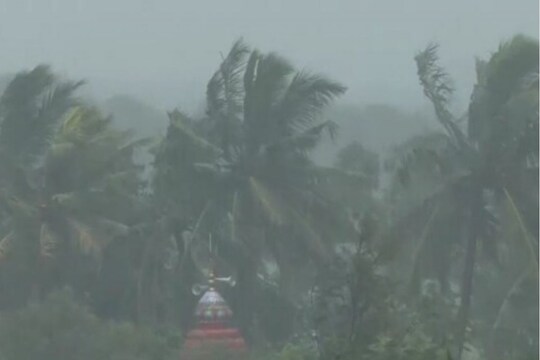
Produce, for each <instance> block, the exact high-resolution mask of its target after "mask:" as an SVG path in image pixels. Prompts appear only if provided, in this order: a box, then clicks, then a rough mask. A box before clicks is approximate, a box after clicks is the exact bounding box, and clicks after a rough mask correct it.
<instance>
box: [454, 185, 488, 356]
mask: <svg viewBox="0 0 540 360" xmlns="http://www.w3.org/2000/svg"><path fill="white" fill-rule="evenodd" d="M481 191H482V190H481V189H480V188H479V189H478V190H476V191H474V197H473V199H472V206H471V217H470V219H469V221H470V223H469V232H468V238H467V247H466V250H465V251H466V253H465V266H464V271H463V280H462V284H461V304H460V309H459V314H458V323H457V335H456V339H457V346H458V357H457V360H461V358H462V354H463V346H464V344H465V337H466V332H467V324H468V322H469V315H470V308H471V299H472V292H473V278H474V267H475V265H476V250H477V239H478V234H479V232H480V225H481V222H482V220H481V207H482V201H481V196H482V193H481Z"/></svg>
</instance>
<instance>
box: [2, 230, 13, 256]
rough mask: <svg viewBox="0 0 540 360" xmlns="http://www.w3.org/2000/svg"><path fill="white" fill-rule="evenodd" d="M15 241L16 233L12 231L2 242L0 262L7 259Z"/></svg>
mask: <svg viewBox="0 0 540 360" xmlns="http://www.w3.org/2000/svg"><path fill="white" fill-rule="evenodd" d="M14 240H15V233H14V232H13V231H10V232H9V233H8V234H7V235H6V236H4V237H3V238H2V239H1V240H0V262H2V261H3V260H5V259H6V258H7V256H8V254H9V251H10V248H11V246H12V244H13V241H14Z"/></svg>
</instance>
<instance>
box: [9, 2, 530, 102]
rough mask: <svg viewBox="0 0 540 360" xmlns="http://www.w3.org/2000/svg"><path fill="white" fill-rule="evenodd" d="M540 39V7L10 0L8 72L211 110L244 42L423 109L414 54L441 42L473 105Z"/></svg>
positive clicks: (370, 98)
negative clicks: (522, 48) (478, 82)
mask: <svg viewBox="0 0 540 360" xmlns="http://www.w3.org/2000/svg"><path fill="white" fill-rule="evenodd" d="M519 32H521V33H525V34H529V35H533V36H535V37H537V35H538V0H516V1H509V0H453V1H449V0H447V1H437V0H409V1H398V0H392V1H389V0H386V1H385V0H378V1H375V0H336V1H321V0H288V1H286V0H272V1H258V0H213V1H209V0H197V1H182V0H155V1H150V0H0V41H1V43H2V56H1V57H0V65H1V71H2V72H12V71H17V70H20V69H22V68H28V67H31V66H34V65H36V64H37V63H42V62H44V63H50V64H52V65H53V66H54V68H55V69H56V70H58V71H61V72H63V73H66V74H68V75H69V76H72V77H75V78H86V79H88V80H90V81H91V84H93V86H92V90H93V91H94V92H96V93H97V94H98V96H100V97H104V96H108V95H111V94H112V93H118V92H122V93H128V94H133V95H137V96H139V97H144V98H146V99H147V100H148V101H150V102H152V103H154V104H155V105H157V106H159V107H167V108H171V107H173V106H174V105H176V104H180V105H182V106H184V107H187V108H189V107H193V106H195V105H196V103H197V102H199V103H200V100H201V99H202V96H203V94H204V87H205V82H206V80H207V79H208V78H209V76H210V75H211V73H212V72H213V71H214V70H215V68H216V66H217V64H218V63H219V61H220V55H219V52H220V51H223V52H226V51H227V50H228V48H229V46H230V45H231V44H232V42H233V41H234V40H235V39H236V38H237V37H239V36H243V37H244V38H245V40H246V41H247V42H249V43H250V44H251V45H253V46H255V47H257V48H259V49H260V50H262V51H277V52H279V53H281V54H282V55H284V56H285V57H287V58H288V59H290V60H291V61H292V62H293V63H294V64H295V65H297V66H299V67H306V68H308V69H310V70H314V71H317V72H322V73H325V74H327V75H329V76H331V77H332V78H335V79H336V80H339V81H341V82H343V83H344V84H346V85H347V86H348V87H349V91H348V94H347V96H346V97H345V101H347V102H362V103H365V102H390V103H396V104H400V105H403V104H413V105H414V106H416V104H419V103H420V101H421V100H422V96H421V92H420V90H419V88H418V86H417V85H416V84H417V81H416V77H415V67H414V63H413V60H412V57H413V56H414V53H415V52H416V51H417V50H418V49H420V48H422V47H424V46H425V45H426V43H428V42H429V41H437V42H439V43H440V44H441V56H442V58H443V62H444V63H445V64H446V65H447V68H448V70H449V72H450V73H451V74H452V75H453V76H454V77H455V79H456V85H457V87H458V88H460V89H464V91H462V92H461V93H460V94H459V98H460V99H461V100H463V99H466V98H467V97H468V92H469V89H470V87H471V85H472V80H473V76H474V57H475V56H477V55H479V56H484V57H485V56H487V55H488V54H489V51H492V50H495V49H496V47H497V45H498V44H499V42H500V41H501V40H503V39H507V38H509V37H511V36H512V35H513V34H515V33H519Z"/></svg>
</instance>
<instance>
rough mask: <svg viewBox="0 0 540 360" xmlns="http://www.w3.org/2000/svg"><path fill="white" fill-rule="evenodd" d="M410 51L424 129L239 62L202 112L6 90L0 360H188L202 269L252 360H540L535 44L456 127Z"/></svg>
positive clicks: (426, 57)
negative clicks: (216, 282)
mask: <svg viewBox="0 0 540 360" xmlns="http://www.w3.org/2000/svg"><path fill="white" fill-rule="evenodd" d="M440 46H441V48H444V44H440ZM414 50H415V49H411V61H414V64H415V65H416V70H417V74H416V75H417V77H418V88H417V91H418V92H423V94H424V96H425V97H426V99H427V101H428V103H429V105H430V108H429V109H421V110H419V111H416V112H414V111H410V110H405V109H400V108H398V107H394V106H392V105H390V104H367V105H362V106H359V105H344V104H339V103H336V101H337V100H338V99H339V98H340V97H341V96H343V94H345V93H346V91H347V87H346V86H347V84H346V83H343V84H342V83H340V82H336V81H334V80H333V79H331V78H328V77H326V76H324V75H321V74H318V73H317V72H315V71H313V72H312V71H307V70H303V69H302V68H301V67H298V65H299V64H293V63H292V62H290V61H289V60H287V57H286V56H287V54H277V53H274V52H265V51H264V52H263V51H260V50H258V49H256V48H255V47H253V46H252V44H247V43H246V42H244V41H243V40H241V39H240V40H237V41H236V42H234V43H233V45H232V47H231V49H230V50H229V52H227V53H224V54H223V56H222V61H221V63H218V64H216V67H215V72H214V73H210V74H208V82H207V86H206V92H205V94H201V97H204V98H205V102H204V105H205V106H204V111H202V112H192V113H189V112H185V111H183V110H182V109H180V108H175V109H167V110H161V109H156V108H154V107H152V106H151V105H148V104H146V103H145V102H144V101H141V100H139V99H136V98H133V97H130V96H123V95H119V96H115V97H112V98H109V99H108V100H106V101H100V102H98V101H94V100H90V99H88V98H86V97H84V96H82V95H81V91H82V89H84V87H85V86H86V84H85V83H84V82H83V81H79V80H78V79H76V80H69V79H66V78H65V77H64V76H60V75H58V73H57V72H56V69H55V68H54V67H51V66H48V65H38V66H36V67H34V68H32V69H27V70H21V71H20V72H18V73H17V74H15V75H10V76H6V78H5V81H4V80H0V83H1V86H0V88H1V89H2V93H1V96H0V360H34V359H36V360H37V359H74V360H77V359H80V360H86V359H88V360H90V359H97V358H99V359H118V360H120V359H127V358H129V359H140V360H146V359H148V360H150V359H156V360H157V359H177V358H178V357H179V354H180V350H181V347H182V344H183V337H184V335H185V334H186V333H187V332H188V331H189V329H191V328H192V327H193V325H194V317H193V311H194V307H195V304H196V302H197V301H198V298H197V296H194V294H193V292H192V288H193V285H194V284H197V283H200V282H201V281H203V280H204V279H205V277H207V276H209V272H210V270H211V267H212V265H211V263H212V262H213V260H212V259H214V260H215V271H216V272H217V273H218V274H219V275H222V276H231V277H233V278H234V279H235V280H236V286H234V287H231V288H223V289H221V288H220V292H221V293H222V295H223V296H224V298H225V299H226V300H227V302H228V303H229V304H230V306H231V308H232V310H233V313H234V319H235V322H236V325H238V327H239V328H240V330H241V331H242V334H243V335H244V337H245V339H246V341H247V342H248V344H249V347H250V354H249V356H250V357H251V358H253V359H276V360H278V359H280V360H281V359H282V360H286V359H291V360H292V359H294V360H296V359H298V360H300V359H306V360H307V359H323V360H326V359H328V360H330V359H351V360H352V359H365V360H386V359H388V360H390V359H397V360H420V359H430V360H433V359H435V360H436V359H441V360H448V359H459V360H473V359H478V360H482V359H489V360H497V359H501V360H502V359H505V360H507V359H508V360H521V359H534V358H538V321H537V320H538V316H539V314H538V283H539V281H538V237H539V233H538V226H539V223H538V120H539V112H538V91H539V88H538V86H539V83H538V66H539V65H538V52H539V47H538V40H536V39H532V38H529V37H526V36H523V35H516V36H514V37H513V38H511V39H509V40H507V41H504V42H502V43H501V45H500V46H499V48H497V49H493V53H492V55H491V56H490V57H488V58H485V59H478V60H477V61H476V69H475V70H476V78H475V79H474V84H475V85H474V89H473V92H472V94H471V97H470V103H469V104H468V106H467V107H466V108H464V109H459V108H458V109H457V110H456V107H457V106H456V105H455V104H453V103H452V99H453V97H452V95H453V94H454V92H455V90H456V89H455V88H454V85H453V82H452V78H451V74H449V73H447V71H446V70H445V68H444V67H443V66H442V65H441V59H439V51H440V50H439V45H436V44H427V45H426V47H425V48H424V49H419V50H418V51H417V52H416V53H415V51H414ZM53 65H54V64H53ZM313 70H317V69H313ZM227 356H228V354H226V353H225V352H223V353H220V354H219V358H220V359H221V358H227ZM215 358H218V357H215ZM229 358H231V359H232V358H235V357H234V355H230V357H229Z"/></svg>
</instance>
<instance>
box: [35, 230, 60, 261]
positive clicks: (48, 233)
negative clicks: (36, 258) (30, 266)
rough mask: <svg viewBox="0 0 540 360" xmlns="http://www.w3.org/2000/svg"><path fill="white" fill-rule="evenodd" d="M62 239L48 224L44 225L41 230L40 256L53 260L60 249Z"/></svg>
mask: <svg viewBox="0 0 540 360" xmlns="http://www.w3.org/2000/svg"><path fill="white" fill-rule="evenodd" d="M60 242H61V240H60V238H59V237H58V235H57V234H56V233H55V232H54V231H53V230H52V229H51V227H50V226H49V225H48V224H47V223H46V222H44V223H42V224H41V227H40V230H39V247H40V254H41V256H43V257H47V258H53V257H54V256H55V253H56V251H57V250H58V247H59V246H60Z"/></svg>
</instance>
